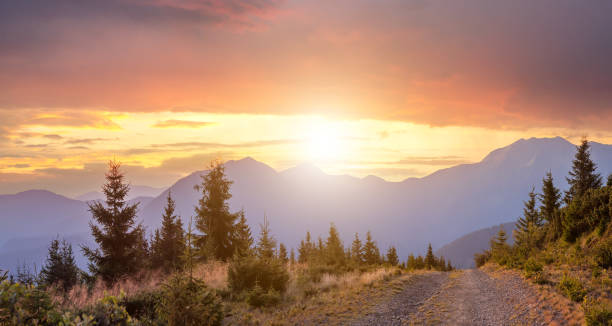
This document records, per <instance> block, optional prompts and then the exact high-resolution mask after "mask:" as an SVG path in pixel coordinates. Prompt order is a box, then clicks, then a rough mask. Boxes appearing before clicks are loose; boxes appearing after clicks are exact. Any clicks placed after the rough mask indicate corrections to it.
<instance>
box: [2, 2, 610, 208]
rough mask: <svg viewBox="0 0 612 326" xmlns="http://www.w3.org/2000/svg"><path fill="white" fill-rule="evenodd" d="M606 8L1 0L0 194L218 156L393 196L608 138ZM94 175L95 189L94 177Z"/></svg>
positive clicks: (77, 184)
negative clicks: (525, 145) (502, 151)
mask: <svg viewBox="0 0 612 326" xmlns="http://www.w3.org/2000/svg"><path fill="white" fill-rule="evenodd" d="M610 17H612V2H610V1H604V0H593V1H588V2H586V3H585V2H583V1H568V0H543V1H532V0H513V1H484V0H483V1H474V0H465V1H443V0H439V1H435V0H432V1H426V0H421V1H418V0H414V1H411V0H397V1H395V0H389V1H364V0H350V1H349V0H347V1H329V0H327V1H320V0H315V1H308V0H286V1H284V0H227V1H222V0H104V1H102V0H100V1H93V0H89V1H84V0H3V1H1V2H0V193H15V192H18V191H22V190H26V189H31V188H44V189H49V190H52V191H56V192H58V193H61V194H65V195H69V196H74V195H78V194H81V193H83V192H86V191H90V190H95V189H97V188H98V187H99V181H100V178H101V177H102V176H103V172H104V165H105V162H107V161H108V160H109V159H113V158H116V159H118V160H120V161H121V162H123V163H124V165H125V169H126V171H127V172H128V178H129V179H130V180H131V181H132V183H133V184H138V185H149V186H155V187H162V186H168V185H170V184H171V183H172V182H174V181H176V179H177V178H178V177H180V176H183V175H185V174H187V173H190V172H193V171H195V170H200V169H203V168H204V167H205V166H206V164H207V163H208V162H209V161H210V160H211V159H214V158H219V159H222V160H229V159H239V158H242V157H245V156H251V157H253V158H255V159H257V160H259V161H262V162H264V163H266V164H268V165H270V166H272V167H274V168H276V169H279V170H282V169H284V168H288V167H291V166H294V165H296V164H300V163H302V162H311V163H314V164H315V165H317V166H319V167H320V168H321V169H323V170H324V171H326V172H328V173H333V174H350V175H354V176H358V177H363V176H366V175H370V174H373V175H377V176H380V177H382V178H384V179H386V180H390V181H400V180H403V179H405V178H409V177H421V176H424V175H427V174H429V173H431V172H433V171H435V170H438V169H440V168H445V167H449V166H453V165H456V164H461V163H468V162H477V161H479V160H481V159H482V158H483V157H484V155H486V154H487V153H488V152H489V151H491V150H493V149H495V148H498V147H501V146H505V145H508V144H510V143H512V142H514V141H515V140H517V139H519V138H526V137H550V136H562V137H565V138H567V139H568V140H570V141H572V142H576V141H577V140H578V139H579V138H580V137H582V136H585V135H586V136H588V137H589V138H590V139H591V140H595V141H600V142H604V143H611V142H612V133H610V132H609V131H610V126H611V123H612V59H611V58H612V32H611V31H612V19H611V18H610ZM93 176H95V177H93Z"/></svg>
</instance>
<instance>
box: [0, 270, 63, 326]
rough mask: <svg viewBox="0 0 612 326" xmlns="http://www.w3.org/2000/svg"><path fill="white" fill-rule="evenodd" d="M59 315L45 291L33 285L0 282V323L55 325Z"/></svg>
mask: <svg viewBox="0 0 612 326" xmlns="http://www.w3.org/2000/svg"><path fill="white" fill-rule="evenodd" d="M60 317H61V316H60V314H59V313H58V312H57V311H56V309H55V306H54V304H53V302H52V300H51V298H50V297H49V295H48V294H47V292H46V291H44V290H41V289H38V288H36V287H34V286H33V285H25V284H21V283H14V284H11V283H9V282H8V281H4V282H2V283H0V325H56V324H57V322H58V320H59V318H60Z"/></svg>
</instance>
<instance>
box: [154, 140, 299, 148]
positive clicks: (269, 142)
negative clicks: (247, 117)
mask: <svg viewBox="0 0 612 326" xmlns="http://www.w3.org/2000/svg"><path fill="white" fill-rule="evenodd" d="M300 142H303V140H299V139H269V140H257V141H251V142H242V143H235V144H225V143H208V142H181V143H168V144H153V145H151V147H153V148H164V149H166V148H179V149H184V148H190V149H194V148H198V149H209V148H248V147H262V146H277V145H287V144H297V143H300Z"/></svg>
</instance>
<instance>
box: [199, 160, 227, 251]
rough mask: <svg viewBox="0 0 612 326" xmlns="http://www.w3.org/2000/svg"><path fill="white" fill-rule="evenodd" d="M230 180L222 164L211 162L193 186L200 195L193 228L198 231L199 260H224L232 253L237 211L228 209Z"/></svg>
mask: <svg viewBox="0 0 612 326" xmlns="http://www.w3.org/2000/svg"><path fill="white" fill-rule="evenodd" d="M231 185H232V181H230V180H228V179H226V177H225V167H224V165H223V164H221V163H220V162H212V163H211V164H210V168H209V171H208V173H207V174H206V175H203V176H202V183H201V184H200V185H197V186H195V187H194V188H195V189H196V191H201V192H202V198H200V200H199V201H198V206H197V207H196V209H195V213H196V216H195V227H196V229H197V230H198V231H199V232H201V234H200V235H198V236H197V237H196V239H195V244H196V247H197V248H198V251H199V256H200V258H201V259H220V260H227V259H228V258H230V257H231V256H232V255H233V254H234V248H233V246H232V234H233V232H234V221H235V220H236V218H237V214H232V213H230V211H229V205H228V203H227V201H228V200H229V199H230V198H231V197H232V195H231V193H230V186H231Z"/></svg>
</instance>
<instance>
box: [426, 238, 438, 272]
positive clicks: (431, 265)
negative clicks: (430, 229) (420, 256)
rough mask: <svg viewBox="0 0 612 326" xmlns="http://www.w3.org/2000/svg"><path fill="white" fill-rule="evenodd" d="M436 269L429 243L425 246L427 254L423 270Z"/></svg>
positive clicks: (434, 258) (434, 257)
mask: <svg viewBox="0 0 612 326" xmlns="http://www.w3.org/2000/svg"><path fill="white" fill-rule="evenodd" d="M435 267H436V256H434V254H433V249H432V248H431V243H430V244H429V245H428V246H427V254H426V255H425V268H427V269H432V268H435Z"/></svg>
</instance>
